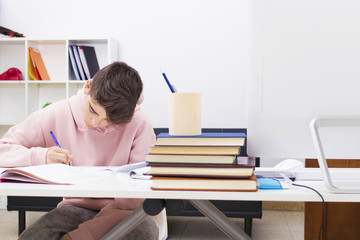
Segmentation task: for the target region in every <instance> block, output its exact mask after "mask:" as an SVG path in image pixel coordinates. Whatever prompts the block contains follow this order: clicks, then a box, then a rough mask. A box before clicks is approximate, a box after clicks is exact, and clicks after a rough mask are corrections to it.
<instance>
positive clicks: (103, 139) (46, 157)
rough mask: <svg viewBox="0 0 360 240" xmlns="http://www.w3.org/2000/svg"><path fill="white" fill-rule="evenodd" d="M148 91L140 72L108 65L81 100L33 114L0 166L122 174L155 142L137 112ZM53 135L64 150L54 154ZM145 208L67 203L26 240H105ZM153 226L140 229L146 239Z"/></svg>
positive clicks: (5, 141) (132, 202)
mask: <svg viewBox="0 0 360 240" xmlns="http://www.w3.org/2000/svg"><path fill="white" fill-rule="evenodd" d="M142 90H143V84H142V81H141V78H140V76H139V74H138V72H137V71H136V70H134V69H133V68H131V67H130V66H128V65H127V64H125V63H122V62H115V63H112V64H110V65H108V66H107V67H105V68H103V69H101V70H100V71H99V72H98V73H96V74H95V76H94V77H93V79H90V80H88V81H87V82H86V84H85V86H84V88H83V89H82V90H80V91H79V92H78V94H77V95H75V96H72V97H71V98H69V99H65V100H62V101H59V102H56V103H53V104H51V105H50V106H48V107H46V108H44V109H42V110H40V111H38V112H34V113H32V114H31V115H30V116H29V117H28V118H27V119H26V120H25V121H24V122H22V123H20V124H18V125H16V126H14V127H12V128H10V129H9V131H8V132H7V133H6V134H5V135H4V136H3V138H2V139H1V140H0V159H1V160H0V166H1V167H16V166H30V165H38V164H51V163H63V164H71V165H74V166H120V165H125V164H132V163H136V162H141V161H145V154H146V153H147V152H149V150H150V146H152V145H153V144H154V143H155V134H154V131H153V127H152V125H151V122H150V120H149V119H148V117H147V116H146V115H145V114H144V113H143V112H141V111H140V109H139V106H138V105H139V104H140V103H141V102H142V100H143V98H142ZM50 131H53V132H54V134H55V135H56V137H57V139H58V141H59V142H60V145H61V148H59V147H56V146H55V143H54V141H53V139H52V137H51V135H50ZM142 201H143V200H142V199H92V198H87V199H84V198H71V199H65V200H64V201H62V202H61V203H60V204H59V205H58V207H57V208H56V209H54V210H53V211H51V212H49V213H47V214H45V215H44V216H43V217H41V218H40V219H39V220H38V221H37V222H36V223H34V224H33V225H32V226H30V227H29V228H27V229H26V230H25V231H24V232H23V233H22V234H21V235H20V237H19V239H47V240H48V239H59V238H61V239H100V238H101V237H102V236H103V235H105V234H106V233H107V232H108V231H109V230H110V229H112V227H114V226H115V225H116V224H118V223H119V222H120V221H122V220H123V219H124V218H125V217H126V216H127V215H129V214H130V213H131V212H132V211H133V210H134V209H135V208H136V207H137V206H139V205H140V204H141V203H142ZM153 221H154V220H153V219H152V218H148V219H146V220H145V221H144V222H143V223H142V225H140V228H143V229H145V228H149V229H150V232H148V233H147V236H146V239H157V234H158V232H157V231H158V230H157V226H156V224H155V223H154V222H153ZM151 233H153V234H152V235H153V236H151ZM130 234H131V233H130ZM133 234H134V233H133ZM135 234H136V233H135ZM148 234H150V236H149V235H148ZM140 235H141V234H140ZM137 238H138V239H141V238H140V237H137ZM144 239H145V238H144Z"/></svg>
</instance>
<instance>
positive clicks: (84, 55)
mask: <svg viewBox="0 0 360 240" xmlns="http://www.w3.org/2000/svg"><path fill="white" fill-rule="evenodd" d="M78 50H79V56H80V60H81V63H82V66H83V68H84V72H85V75H86V77H87V79H90V78H92V77H93V76H94V75H95V73H97V72H98V71H99V70H100V67H99V63H98V60H97V57H96V52H95V48H94V47H93V46H78Z"/></svg>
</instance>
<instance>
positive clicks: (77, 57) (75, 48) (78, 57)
mask: <svg viewBox="0 0 360 240" xmlns="http://www.w3.org/2000/svg"><path fill="white" fill-rule="evenodd" d="M72 47H73V51H74V56H75V60H76V65H77V66H78V69H79V72H80V76H81V80H86V77H85V73H84V69H83V67H82V64H81V60H80V56H79V52H78V50H77V46H75V45H73V46H72Z"/></svg>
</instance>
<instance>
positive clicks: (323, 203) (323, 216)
mask: <svg viewBox="0 0 360 240" xmlns="http://www.w3.org/2000/svg"><path fill="white" fill-rule="evenodd" d="M292 185H293V186H297V187H304V188H308V189H310V190H313V191H314V192H316V193H317V194H318V195H319V196H320V197H321V200H322V207H323V208H322V216H321V224H320V229H319V240H321V232H322V229H323V226H324V221H325V213H326V204H325V200H324V198H323V196H322V195H321V194H320V193H319V192H318V191H317V190H316V189H314V188H312V187H309V186H306V185H302V184H296V183H293V184H292Z"/></svg>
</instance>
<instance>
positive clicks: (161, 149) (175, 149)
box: [150, 146, 241, 155]
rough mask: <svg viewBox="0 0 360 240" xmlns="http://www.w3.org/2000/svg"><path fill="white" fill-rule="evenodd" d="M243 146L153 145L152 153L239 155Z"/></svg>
mask: <svg viewBox="0 0 360 240" xmlns="http://www.w3.org/2000/svg"><path fill="white" fill-rule="evenodd" d="M240 151H241V147H217V146H216V147H204V146H199V147H197V146H195V147H194V146H152V147H151V149H150V154H178V155H182V154H184V155H239V154H240Z"/></svg>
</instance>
